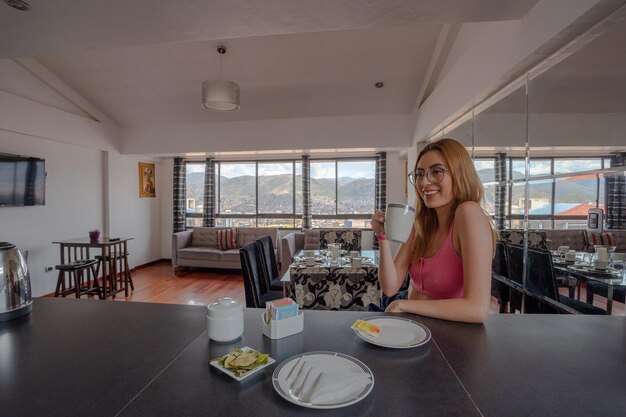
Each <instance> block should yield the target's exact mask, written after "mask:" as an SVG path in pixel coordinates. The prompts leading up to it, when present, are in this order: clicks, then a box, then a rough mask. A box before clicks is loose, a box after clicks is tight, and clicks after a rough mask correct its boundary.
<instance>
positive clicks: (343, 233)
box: [278, 229, 374, 274]
mask: <svg viewBox="0 0 626 417" xmlns="http://www.w3.org/2000/svg"><path fill="white" fill-rule="evenodd" d="M373 242H374V232H373V231H372V230H368V229H307V230H305V231H303V232H301V231H294V232H291V233H288V234H287V235H285V236H283V237H282V238H281V239H280V245H279V248H278V254H279V259H280V261H279V263H280V271H281V274H284V273H285V272H286V271H287V268H288V267H289V265H290V264H291V260H292V259H293V257H294V256H296V255H297V254H298V252H300V251H301V250H303V249H304V250H309V249H326V248H327V247H328V244H329V243H339V244H341V247H342V249H344V250H347V251H351V250H362V249H371V248H372V244H373Z"/></svg>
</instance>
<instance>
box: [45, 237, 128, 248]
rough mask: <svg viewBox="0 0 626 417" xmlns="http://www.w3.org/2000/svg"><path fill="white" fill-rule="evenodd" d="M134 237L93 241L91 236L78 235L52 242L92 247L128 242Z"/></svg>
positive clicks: (105, 238) (103, 238) (102, 238)
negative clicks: (73, 237)
mask: <svg viewBox="0 0 626 417" xmlns="http://www.w3.org/2000/svg"><path fill="white" fill-rule="evenodd" d="M133 239H134V238H132V237H119V238H114V237H101V238H100V239H98V240H97V241H92V240H91V239H89V237H77V238H75V239H68V240H59V241H57V242H52V243H56V244H60V245H69V246H90V247H99V246H106V245H114V244H116V243H123V242H128V241H129V240H133Z"/></svg>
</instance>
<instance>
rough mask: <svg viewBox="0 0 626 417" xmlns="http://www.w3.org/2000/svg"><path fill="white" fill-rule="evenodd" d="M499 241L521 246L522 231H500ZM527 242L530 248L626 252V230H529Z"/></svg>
mask: <svg viewBox="0 0 626 417" xmlns="http://www.w3.org/2000/svg"><path fill="white" fill-rule="evenodd" d="M499 233H500V239H501V240H504V241H506V242H510V243H515V244H522V243H523V239H524V231H523V230H511V229H507V230H501V231H500V232H499ZM528 240H529V245H530V246H531V247H538V248H541V249H550V250H557V249H558V248H559V246H569V247H570V249H573V250H576V251H579V252H581V251H586V252H593V251H594V248H593V246H594V245H609V246H615V252H626V230H606V231H604V232H602V233H595V232H590V231H587V230H565V229H557V230H552V229H541V230H529V231H528Z"/></svg>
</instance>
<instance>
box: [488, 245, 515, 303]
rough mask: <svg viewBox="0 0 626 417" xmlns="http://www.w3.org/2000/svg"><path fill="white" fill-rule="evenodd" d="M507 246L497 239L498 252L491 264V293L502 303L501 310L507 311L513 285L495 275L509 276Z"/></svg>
mask: <svg viewBox="0 0 626 417" xmlns="http://www.w3.org/2000/svg"><path fill="white" fill-rule="evenodd" d="M505 252H506V246H505V243H504V242H503V241H501V240H498V241H496V253H495V255H494V257H493V261H492V264H491V273H492V278H491V295H493V296H494V297H495V298H497V299H498V304H499V305H500V309H499V312H500V313H506V310H507V307H508V305H509V301H510V299H511V291H510V290H511V287H510V286H509V285H507V284H505V283H504V282H502V281H499V280H498V279H496V278H493V276H494V275H499V276H500V277H502V278H508V277H509V271H508V269H507V266H506V255H505Z"/></svg>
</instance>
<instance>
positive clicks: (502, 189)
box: [494, 153, 507, 230]
mask: <svg viewBox="0 0 626 417" xmlns="http://www.w3.org/2000/svg"><path fill="white" fill-rule="evenodd" d="M494 175H495V181H496V198H495V215H494V221H495V224H496V229H498V230H504V229H505V222H506V213H505V207H506V189H507V185H506V176H507V172H506V153H497V154H496V158H495V172H494Z"/></svg>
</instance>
